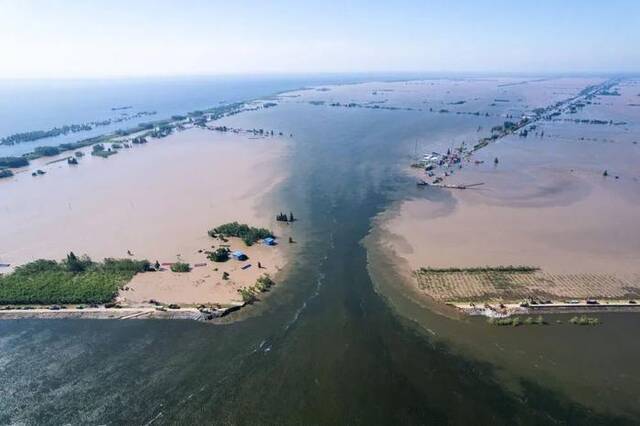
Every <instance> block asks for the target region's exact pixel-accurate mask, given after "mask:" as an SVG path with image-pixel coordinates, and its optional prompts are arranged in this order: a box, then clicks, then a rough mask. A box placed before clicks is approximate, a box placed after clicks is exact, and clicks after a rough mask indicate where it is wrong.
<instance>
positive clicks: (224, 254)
mask: <svg viewBox="0 0 640 426" xmlns="http://www.w3.org/2000/svg"><path fill="white" fill-rule="evenodd" d="M207 259H209V260H212V261H214V262H226V261H227V260H229V249H228V248H226V247H220V248H218V249H217V250H216V251H213V252H212V251H208V252H207Z"/></svg>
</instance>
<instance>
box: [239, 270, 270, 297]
mask: <svg viewBox="0 0 640 426" xmlns="http://www.w3.org/2000/svg"><path fill="white" fill-rule="evenodd" d="M275 284H276V283H275V282H274V281H273V280H272V279H271V277H270V276H269V274H264V275H262V276H260V277H259V278H258V279H257V280H256V283H255V284H254V285H253V286H251V287H243V288H240V289H238V293H240V296H241V297H242V301H243V302H244V303H253V302H255V301H256V300H258V294H260V293H265V292H267V291H269V289H270V288H271V287H273V286H274V285H275Z"/></svg>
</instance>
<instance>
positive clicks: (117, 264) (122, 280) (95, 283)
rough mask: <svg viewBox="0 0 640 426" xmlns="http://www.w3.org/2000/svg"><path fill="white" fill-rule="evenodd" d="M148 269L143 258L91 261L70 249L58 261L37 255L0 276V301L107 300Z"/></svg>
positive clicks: (74, 301)
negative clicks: (135, 276) (61, 259)
mask: <svg viewBox="0 0 640 426" xmlns="http://www.w3.org/2000/svg"><path fill="white" fill-rule="evenodd" d="M149 269H150V265H149V262H148V261H146V260H132V259H105V260H104V261H103V262H93V261H92V260H91V259H90V258H89V257H87V256H84V257H82V258H78V257H76V256H75V255H74V254H73V253H69V255H68V256H67V258H66V259H65V260H63V261H61V262H56V261H54V260H45V259H39V260H36V261H33V262H30V263H27V264H25V265H23V266H19V267H17V268H16V269H15V271H14V272H13V273H10V274H7V275H4V276H0V304H5V305H7V304H20V305H24V304H42V305H51V304H65V303H107V302H110V301H112V300H113V299H114V298H115V297H116V295H117V294H118V291H119V290H120V288H121V287H122V286H123V285H124V284H126V283H127V282H129V281H130V280H131V279H132V278H133V276H134V275H135V274H137V273H138V272H144V271H148V270H149Z"/></svg>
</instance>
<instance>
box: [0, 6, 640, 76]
mask: <svg viewBox="0 0 640 426" xmlns="http://www.w3.org/2000/svg"><path fill="white" fill-rule="evenodd" d="M353 71H372V72H376V71H460V72H469V71H505V72H506V71H531V72H540V71H544V72H556V71H633V72H635V71H640V0H626V1H625V0H608V1H596V0H557V1H555V0H554V1H552V0H535V1H517V0H511V1H479V0H478V1H472V0H459V1H335V2H333V1H326V0H325V1H315V0H314V1H304V0H297V1H277V0H275V1H269V0H260V1H242V0H227V1H196V0H194V1H177V0H176V1H163V0H141V1H135V0H128V1H114V0H109V1H80V0H77V1H75V0H73V1H72V0H68V1H63V0H58V1H55V0H50V1H32V0H13V1H10V0H0V78H7V77H11V78H13V77H98V76H100V77H101V76H126V75H142V76H144V75H175V74H189V75H194V74H220V73H226V74H228V73H261V72H294V73H296V72H353Z"/></svg>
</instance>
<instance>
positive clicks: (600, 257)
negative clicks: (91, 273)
mask: <svg viewBox="0 0 640 426" xmlns="http://www.w3.org/2000/svg"><path fill="white" fill-rule="evenodd" d="M603 81H605V79H600V78H593V79H585V78H559V79H538V78H533V79H531V78H527V79H517V78H509V79H499V78H496V79H488V78H478V79H426V80H420V81H411V82H405V81H396V82H376V83H373V82H371V83H363V84H356V85H339V86H319V87H314V88H310V89H306V90H300V91H295V92H288V93H284V94H280V95H278V96H275V97H274V99H275V100H274V102H276V103H277V106H275V107H273V108H269V109H262V110H258V111H248V112H245V113H242V114H237V115H234V116H231V117H226V118H224V119H222V120H221V121H220V123H219V124H221V125H227V126H231V127H240V128H269V129H271V128H273V129H278V130H282V131H283V132H284V135H285V137H284V138H283V139H284V141H282V142H283V144H284V148H278V147H279V146H282V145H279V142H278V141H276V140H274V141H263V140H250V141H242V144H241V145H240V146H241V148H238V146H236V143H240V142H241V141H238V140H235V139H229V140H227V139H224V140H221V141H219V142H218V141H217V140H216V141H214V140H211V141H210V140H209V139H208V137H209V136H207V137H206V138H202V139H201V138H200V137H199V134H198V133H193V135H198V137H197V138H194V139H190V138H187V137H186V135H185V138H184V139H183V138H182V135H183V134H179V135H177V136H179V137H176V138H173V137H169V138H166V139H163V140H161V141H157V142H153V143H150V144H149V145H148V146H145V147H144V148H141V150H140V151H139V152H140V153H142V154H144V155H137V154H138V152H131V153H121V154H118V155H117V156H113V157H111V158H109V159H108V160H105V161H102V159H98V158H95V159H91V162H92V163H95V164H86V167H84V168H83V167H80V168H78V169H77V170H74V171H70V170H68V169H64V170H60V171H58V170H57V169H53V170H51V171H50V172H48V173H47V174H46V175H45V176H43V177H42V179H41V178H40V177H36V178H33V179H32V178H31V176H30V175H27V176H24V177H23V176H20V175H18V176H17V178H16V179H17V181H13V182H11V181H8V182H2V185H0V191H2V194H3V198H2V207H1V209H0V212H2V214H3V215H4V219H5V220H4V222H3V223H12V224H13V225H12V226H10V227H8V228H3V246H2V250H3V255H5V256H9V255H10V256H13V257H14V258H15V259H16V261H19V260H20V259H28V258H30V257H31V256H34V255H35V254H32V253H42V254H38V255H43V256H44V255H52V256H57V255H58V254H57V253H61V252H64V250H66V249H67V247H68V246H70V245H72V243H73V245H74V246H79V247H80V249H79V251H82V250H86V251H87V252H90V253H92V254H93V253H94V252H95V255H96V256H101V255H106V253H112V252H116V254H117V253H122V252H123V251H125V253H126V250H127V248H128V247H130V248H131V250H132V251H133V252H136V253H146V252H147V250H148V251H149V252H153V253H158V254H154V256H161V257H163V258H164V257H171V256H174V257H175V256H176V255H177V254H182V255H184V256H186V255H185V254H184V253H189V247H190V246H188V245H187V243H186V242H185V245H184V246H181V245H180V244H178V242H179V241H181V240H182V239H183V236H190V238H191V237H192V238H194V239H195V240H196V241H197V238H199V236H201V235H202V236H206V229H208V227H209V226H211V222H214V221H218V220H223V219H225V220H226V218H230V219H231V218H236V217H238V216H243V219H247V220H250V219H254V220H259V218H260V217H262V216H261V215H258V216H256V212H258V213H261V212H263V211H264V210H261V206H264V205H271V206H272V207H271V208H269V209H268V210H269V211H272V209H275V210H277V211H279V210H281V209H285V207H284V206H285V205H286V209H287V210H293V211H294V212H295V213H296V216H297V217H298V218H299V221H298V222H296V225H295V237H296V240H297V241H298V242H297V244H296V245H295V247H296V248H295V254H294V255H293V256H292V257H291V259H290V262H289V264H288V266H287V268H288V273H287V274H286V277H285V278H284V279H283V282H282V283H279V285H278V286H277V288H276V290H274V294H273V295H272V296H273V297H269V298H266V299H265V300H264V301H261V302H259V303H256V304H255V305H254V306H252V307H251V308H250V309H248V310H245V309H243V310H242V311H240V312H239V313H237V314H231V316H229V317H226V318H225V319H223V320H221V321H219V322H218V323H215V324H206V325H205V324H199V323H195V322H188V321H145V320H140V321H108V320H106V321H91V320H86V321H81V320H68V321H66V320H62V321H55V320H48V321H32V320H28V321H27V320H23V321H3V322H0V354H1V355H0V365H2V366H3V367H4V368H2V369H0V385H1V386H2V388H3V389H4V390H5V391H4V393H3V397H2V398H0V423H2V422H4V423H20V422H23V423H58V424H59V423H65V422H72V423H98V422H100V421H104V419H108V421H110V422H113V423H118V422H134V423H140V424H146V423H149V422H152V423H154V424H172V423H176V422H208V421H211V419H216V421H219V422H220V423H230V424H248V423H271V424H283V423H298V424H300V423H302V424H313V423H328V424H331V423H354V424H355V423H359V424H363V423H365V424H378V423H394V424H400V423H401V424H424V423H447V422H448V423H455V424H467V423H468V422H469V419H473V421H475V422H478V423H480V424H514V423H518V422H520V423H522V422H524V423H531V424H541V423H549V422H556V423H562V422H565V423H573V424H594V423H600V424H633V423H634V422H637V419H638V418H640V411H639V410H638V407H640V401H639V400H638V395H640V381H639V379H638V378H639V377H640V375H639V370H638V365H637V358H638V356H640V345H639V343H638V340H637V339H634V338H633V333H634V332H635V330H636V329H637V327H638V326H639V325H640V316H639V315H634V314H628V313H609V314H598V317H599V319H600V324H599V325H598V326H593V327H580V326H577V325H573V324H571V323H570V318H569V317H567V316H566V315H559V316H553V317H552V316H545V318H546V321H547V323H548V325H545V326H523V327H497V326H494V325H491V324H489V323H487V322H486V320H485V319H482V318H469V317H461V316H460V315H459V314H458V313H457V312H456V311H454V310H452V309H451V308H449V307H447V306H444V305H442V304H440V303H435V302H434V301H433V299H430V298H426V297H424V294H420V291H419V290H418V288H417V286H416V285H415V281H411V279H412V275H411V273H412V271H413V270H415V269H417V268H418V267H422V266H435V267H438V266H456V265H462V266H473V265H481V266H483V265H486V264H496V263H499V264H509V263H511V264H524V265H528V264H531V265H536V266H540V267H542V268H543V271H544V272H545V273H550V274H564V273H584V274H596V273H602V274H607V275H611V274H613V275H615V273H616V272H619V271H625V272H632V271H634V268H635V267H634V265H635V263H634V259H637V255H638V250H637V241H638V239H637V238H636V237H637V235H636V233H637V231H638V228H637V226H636V225H635V219H634V218H635V217H637V211H636V208H637V205H638V202H639V201H640V199H639V197H638V194H637V191H638V189H637V186H634V185H637V182H635V181H634V177H637V176H638V173H637V169H636V167H637V164H639V163H638V162H636V161H635V160H636V158H635V157H634V156H635V155H636V154H637V151H634V150H635V149H637V145H635V144H633V143H632V142H633V141H632V140H631V139H633V136H629V135H628V134H627V133H633V132H634V131H635V130H633V129H634V127H632V125H631V124H628V126H629V129H630V130H629V131H628V132H626V133H624V134H625V135H626V136H625V138H626V139H625V141H626V142H621V143H618V142H616V143H609V142H607V143H600V142H598V143H593V144H591V143H589V144H587V145H585V144H586V142H585V144H583V143H582V142H580V141H578V139H579V138H580V137H582V136H584V134H581V133H579V132H576V133H575V136H576V140H571V141H569V140H564V139H555V138H552V137H551V136H549V137H547V136H546V134H547V133H550V134H555V132H556V130H553V129H556V128H560V127H563V126H567V125H568V123H564V122H553V121H550V122H548V123H547V122H544V123H539V124H538V125H539V126H541V128H545V136H544V137H542V138H541V137H539V136H538V138H535V132H534V134H532V135H529V136H527V137H526V138H524V137H523V138H520V137H518V136H517V135H514V136H509V137H504V138H502V139H500V140H498V141H496V142H495V143H494V144H490V145H489V146H487V147H486V148H483V149H481V150H479V151H477V153H476V154H475V156H474V159H478V160H485V162H484V163H481V164H478V165H476V164H474V163H472V164H466V163H465V164H463V168H462V169H460V170H459V171H458V170H457V171H455V173H454V174H453V175H452V176H449V177H448V179H449V180H448V182H452V183H455V182H456V180H455V179H460V180H459V182H462V183H469V182H474V181H476V179H481V180H482V181H484V182H485V185H484V186H483V189H482V190H477V191H471V190H467V191H459V192H454V191H453V190H445V189H443V188H419V187H417V186H416V177H415V174H413V173H412V171H411V169H410V167H409V166H410V164H411V163H412V162H413V161H414V160H415V157H416V155H421V154H423V153H424V152H431V151H436V152H446V151H447V149H448V148H451V147H455V146H459V145H460V144H461V143H462V142H463V141H466V142H467V143H469V144H471V143H474V142H475V141H477V140H478V139H479V138H482V137H486V136H488V135H490V134H491V131H492V130H491V129H492V128H493V127H495V126H498V125H502V124H503V123H504V122H505V121H506V120H509V119H510V117H511V116H517V115H519V114H522V113H526V112H527V111H530V110H531V109H534V108H538V107H544V106H546V105H548V103H553V102H558V101H561V100H563V99H565V98H566V97H571V96H575V95H576V94H578V93H580V91H582V90H583V89H584V88H585V87H586V86H589V85H594V84H599V83H601V82H603ZM625 84H626V83H625ZM629 84H630V83H629ZM625 87H626V86H625ZM630 87H633V86H630ZM624 90H626V89H624V88H623V86H621V88H620V91H621V92H624ZM634 90H635V89H634ZM621 96H622V95H621ZM596 101H597V102H600V103H601V104H600V105H590V106H588V107H587V106H585V107H584V108H583V110H582V111H581V113H583V114H585V113H586V111H587V110H588V108H590V107H591V106H594V107H603V106H605V105H603V102H604V101H603V100H597V99H596V100H594V102H596ZM630 108H632V107H630ZM443 110H445V111H443ZM576 114H577V113H576ZM607 114H608V112H607ZM572 115H573V114H572ZM612 119H615V118H612ZM625 121H628V122H629V123H631V122H632V121H631V118H628V119H625ZM547 126H548V127H547ZM594 126H595V125H594ZM610 127H611V128H612V129H615V130H616V131H622V132H624V126H622V125H620V126H614V125H611V126H610ZM582 128H583V127H580V129H582ZM589 128H590V127H589ZM558 131H559V130H558ZM206 134H207V135H211V133H208V132H207V133H206ZM571 134H572V135H574V133H571ZM286 135H293V136H289V137H286ZM611 138H612V139H614V140H616V141H617V139H616V136H615V135H614V134H612V136H611ZM621 139H622V137H621ZM209 141H210V142H211V144H209ZM217 144H219V146H218V145H217ZM227 144H229V145H232V146H233V149H232V148H231V147H230V148H229V150H228V151H227V150H225V149H224V148H221V147H224V146H227ZM214 146H218V148H216V149H222V151H215V150H214V148H213V147H214ZM585 146H586V147H587V148H588V149H593V150H594V151H591V152H590V153H589V154H587V153H584V152H583V151H582V150H583V149H586V148H584V147H585ZM236 149H240V150H241V151H236ZM281 149H284V152H283V151H282V150H281ZM216 152H222V153H219V154H216ZM581 153H582V154H581ZM496 156H498V157H499V158H500V162H499V164H498V166H497V167H496V166H494V164H493V159H494V158H495V157H496ZM145 159H153V161H146V160H145ZM98 160H100V161H98ZM272 160H275V161H274V162H272ZM265 162H266V163H267V164H271V165H274V164H277V165H278V166H276V167H275V168H274V167H265V166H264V164H265ZM87 163H89V162H87ZM158 164H163V165H165V166H164V167H162V169H159V168H158V167H156V166H157V165H158ZM167 164H175V167H168V166H167ZM65 167H66V164H65ZM216 168H218V169H219V168H222V169H223V170H225V173H224V175H225V177H226V178H225V179H224V181H223V182H220V181H219V180H216V179H215V176H217V175H214V174H213V172H211V169H216ZM605 168H606V169H607V170H609V172H610V175H611V176H610V178H608V179H603V176H602V173H603V170H604V169H605ZM103 169H104V170H103ZM572 169H573V170H572ZM109 170H111V171H117V173H109ZM414 172H415V170H414ZM57 173H59V176H57V175H56V174H57ZM80 173H83V174H82V175H80ZM615 175H618V176H619V178H618V179H615ZM63 176H65V177H64V179H63V178H62V177H63ZM23 179H24V182H22V180H23ZM21 182H22V183H21ZM48 182H49V183H48ZM176 182H182V183H183V184H179V183H178V184H177V183H176ZM218 184H219V185H218ZM20 185H24V186H23V189H24V191H25V192H24V194H28V195H29V197H30V198H29V200H32V199H34V198H35V199H37V200H42V204H40V203H39V202H36V203H32V202H31V201H28V200H27V198H26V195H24V196H23V192H22V191H17V189H16V190H14V189H12V188H18V187H20ZM38 185H39V186H38ZM74 188H75V189H74ZM218 191H219V192H218ZM121 193H125V194H128V196H127V197H124V198H120V197H119V194H121ZM217 193H220V194H225V195H224V196H221V197H222V198H218V197H217V196H216V194H217ZM74 194H79V195H74ZM140 194H143V195H140ZM5 195H6V196H7V197H8V198H7V197H5ZM594 197H595V198H594ZM132 198H133V199H135V202H134V204H133V205H132V204H130V201H129V200H130V199H132ZM11 199H13V200H14V201H13V202H12V201H10V200H11ZM61 200H62V201H61ZM69 202H70V205H71V208H69ZM270 203H271V204H270ZM256 206H257V209H256ZM278 206H283V207H278ZM423 208H424V210H423ZM68 212H70V213H68ZM75 212H82V214H76V213H75ZM407 212H408V213H407ZM614 213H615V214H614ZM483 214H484V215H485V216H483ZM138 215H139V216H138ZM49 216H50V217H49ZM267 216H268V217H269V218H271V217H272V216H271V214H269V215H267ZM156 217H157V218H158V219H155V218H156ZM536 217H537V218H538V220H536V221H533V218H536ZM56 218H58V220H60V221H62V222H61V223H62V224H64V225H65V226H57V225H56V223H57V222H56ZM184 218H189V220H186V219H184ZM183 219H184V220H183ZM214 219H215V220H214ZM608 219H610V220H608ZM69 224H70V225H69ZM77 224H79V225H77ZM134 224H135V226H133V225H134ZM176 224H177V225H176ZM71 225H73V226H79V227H78V228H75V227H72V226H71ZM203 228H204V229H203ZM37 229H39V230H40V231H39V232H35V231H34V230H37ZM69 230H71V231H69ZM587 230H588V231H589V232H586V231H587ZM203 232H205V233H203ZM479 232H480V233H479ZM23 234H24V235H23ZM40 235H46V238H40V237H39V236H40ZM94 235H95V237H94ZM550 235H551V236H555V237H554V239H553V240H552V241H551V242H550V240H549V239H548V238H549V236H550ZM490 237H491V238H490ZM492 238H494V239H492ZM20 239H21V240H20ZM96 240H98V241H96ZM100 240H104V241H105V244H99V243H100ZM4 241H9V243H8V244H5V243H4ZM16 241H17V242H16ZM115 241H117V243H116V242H115ZM185 241H186V239H185ZM200 246H201V244H200V243H198V242H196V243H195V245H194V247H193V248H194V249H195V248H200ZM92 250H93V251H92ZM562 253H566V257H561V256H560V254H562ZM507 254H511V256H512V257H506V255H507ZM563 256H565V255H564V254H563ZM612 262H613V263H612ZM581 265H583V266H584V269H581V268H580V266H581ZM558 321H559V322H558ZM42 348H46V350H42ZM95 365H101V366H102V368H100V369H96V368H95ZM34 371H35V372H38V373H37V374H35V373H34ZM522 419H525V420H524V421H523V420H522Z"/></svg>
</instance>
